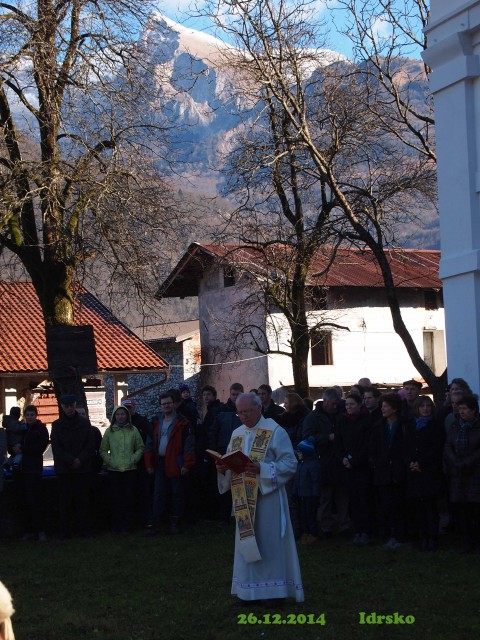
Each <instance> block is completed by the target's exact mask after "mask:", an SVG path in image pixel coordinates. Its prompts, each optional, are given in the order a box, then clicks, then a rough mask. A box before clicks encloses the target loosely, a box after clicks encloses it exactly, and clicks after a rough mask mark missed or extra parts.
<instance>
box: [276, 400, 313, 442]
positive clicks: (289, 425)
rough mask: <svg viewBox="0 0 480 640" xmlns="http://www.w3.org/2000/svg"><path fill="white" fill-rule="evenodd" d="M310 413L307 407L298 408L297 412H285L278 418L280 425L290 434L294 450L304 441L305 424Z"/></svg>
mask: <svg viewBox="0 0 480 640" xmlns="http://www.w3.org/2000/svg"><path fill="white" fill-rule="evenodd" d="M309 413H310V411H309V410H308V409H307V407H298V408H297V409H296V411H285V412H284V413H282V415H281V416H280V417H279V418H278V424H279V425H280V426H281V427H283V428H284V429H285V431H286V432H287V433H288V437H289V438H290V442H291V443H292V446H293V448H294V449H295V447H296V446H297V444H298V443H299V442H301V441H302V432H303V423H304V420H305V418H306V416H308V414H309Z"/></svg>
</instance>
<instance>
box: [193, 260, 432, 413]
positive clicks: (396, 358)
mask: <svg viewBox="0 0 480 640" xmlns="http://www.w3.org/2000/svg"><path fill="white" fill-rule="evenodd" d="M248 293H249V292H246V291H245V289H244V288H243V287H242V286H241V285H236V286H233V287H226V288H224V287H223V272H222V270H221V269H219V268H218V267H213V268H211V269H210V270H209V271H207V272H206V273H205V274H204V277H203V280H202V282H201V286H200V295H199V312H200V316H199V317H200V333H201V341H202V364H203V365H205V364H207V366H206V367H204V368H203V369H202V379H203V381H204V382H207V383H209V384H213V386H215V388H216V389H217V391H218V395H219V397H220V399H222V400H225V399H226V398H227V396H228V389H229V387H230V384H231V383H232V382H241V383H242V384H243V385H244V387H245V388H246V389H247V390H248V389H250V388H252V387H258V386H259V385H260V384H262V383H264V382H268V383H269V384H270V385H271V386H272V387H273V388H274V389H276V388H278V387H281V386H282V385H291V384H293V374H292V363H291V359H290V358H289V357H287V356H279V355H271V356H268V357H266V358H265V357H260V358H259V357H258V355H259V354H258V353H257V352H255V351H253V349H244V350H243V351H242V352H241V353H240V354H234V353H233V352H232V353H231V354H230V355H229V354H228V353H227V354H226V353H225V346H226V345H225V342H226V341H228V331H229V329H233V328H237V327H238V325H239V323H240V322H245V318H243V319H242V318H240V313H239V311H237V310H235V307H236V306H237V305H239V304H240V306H241V302H242V301H243V300H244V299H245V296H247V295H248ZM399 298H400V302H401V305H402V315H403V318H404V321H405V323H406V325H407V328H408V329H409V331H410V333H411V334H412V337H413V339H414V341H415V343H416V345H417V348H418V349H419V351H420V353H421V354H423V336H424V331H426V330H428V331H437V332H444V331H445V321H444V311H443V308H440V309H438V310H426V309H425V306H424V305H425V298H424V293H423V291H421V290H419V291H416V290H401V291H399ZM328 300H329V302H328V306H329V309H330V310H329V311H327V312H318V314H319V315H320V314H325V313H326V316H327V319H328V320H330V321H333V322H336V323H338V324H340V325H343V326H347V327H348V328H349V329H350V331H343V330H334V331H333V361H334V364H333V365H327V366H311V365H310V366H309V381H310V386H312V387H324V386H330V385H332V384H339V385H350V384H353V383H354V382H357V381H358V379H359V378H361V377H364V376H368V377H369V378H371V380H372V381H373V382H377V383H387V384H389V383H398V384H401V383H402V382H403V380H406V379H408V378H411V377H412V376H418V373H417V371H416V370H415V369H414V367H413V365H412V363H411V361H410V358H409V356H408V354H407V351H406V349H405V347H404V345H403V343H402V341H401V340H400V338H399V337H398V336H397V335H396V333H395V332H394V330H393V323H392V318H391V314H390V310H389V308H388V306H387V305H386V299H385V294H384V292H383V290H381V289H378V288H371V289H368V290H366V289H361V288H358V289H357V288H349V289H343V290H333V289H331V290H330V292H329V298H328ZM273 320H274V323H275V325H276V328H277V335H278V329H279V328H280V329H281V332H282V333H283V336H284V343H283V345H282V346H283V347H284V348H286V349H288V342H287V341H288V337H289V330H288V327H287V323H286V322H285V319H284V317H283V316H282V315H281V314H274V315H273ZM248 322H250V323H251V324H257V325H258V326H262V323H263V322H264V314H263V313H262V312H261V311H260V310H259V309H258V310H257V312H256V313H255V314H252V315H250V316H249V317H248ZM314 322H315V319H314V318H313V317H312V324H313V323H314ZM436 337H437V339H439V341H440V342H441V351H442V352H443V353H442V354H441V355H442V356H443V359H442V357H439V353H437V354H436V355H437V359H436V365H437V371H436V372H437V373H442V372H443V369H444V368H445V345H444V333H437V334H436ZM270 344H271V346H273V345H274V341H273V340H271V341H270ZM222 352H223V355H222ZM230 360H240V362H237V363H236V364H227V362H228V361H230ZM208 363H215V366H211V367H210V366H208Z"/></svg>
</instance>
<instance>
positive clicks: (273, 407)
mask: <svg viewBox="0 0 480 640" xmlns="http://www.w3.org/2000/svg"><path fill="white" fill-rule="evenodd" d="M284 412H285V409H284V408H283V407H281V406H280V405H279V404H276V403H275V402H274V401H273V400H271V401H270V404H269V405H268V407H267V408H266V409H265V407H262V415H263V417H264V418H271V419H272V420H275V422H277V423H278V424H280V420H279V418H280V416H281V415H282V414H283V413H284Z"/></svg>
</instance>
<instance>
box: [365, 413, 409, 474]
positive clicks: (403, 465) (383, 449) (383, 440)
mask: <svg viewBox="0 0 480 640" xmlns="http://www.w3.org/2000/svg"><path fill="white" fill-rule="evenodd" d="M387 428H388V427H387V421H386V420H384V419H383V418H382V420H379V421H378V422H376V423H375V424H374V425H373V427H372V433H371V436H370V443H369V460H370V465H371V467H372V470H373V484H374V485H376V486H382V485H383V486H384V485H389V484H392V483H393V484H398V483H403V482H405V480H406V476H407V467H408V464H409V463H410V460H409V459H408V452H407V430H408V429H409V428H412V420H411V419H406V418H404V417H403V416H400V417H399V418H398V421H397V426H396V429H395V433H394V435H393V438H392V442H391V445H390V446H388V441H387V435H386V429H387Z"/></svg>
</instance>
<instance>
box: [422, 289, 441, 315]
mask: <svg viewBox="0 0 480 640" xmlns="http://www.w3.org/2000/svg"><path fill="white" fill-rule="evenodd" d="M423 295H424V299H425V309H426V310H427V311H432V310H433V309H438V298H437V292H436V291H434V290H433V289H427V290H425V291H424V292H423Z"/></svg>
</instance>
